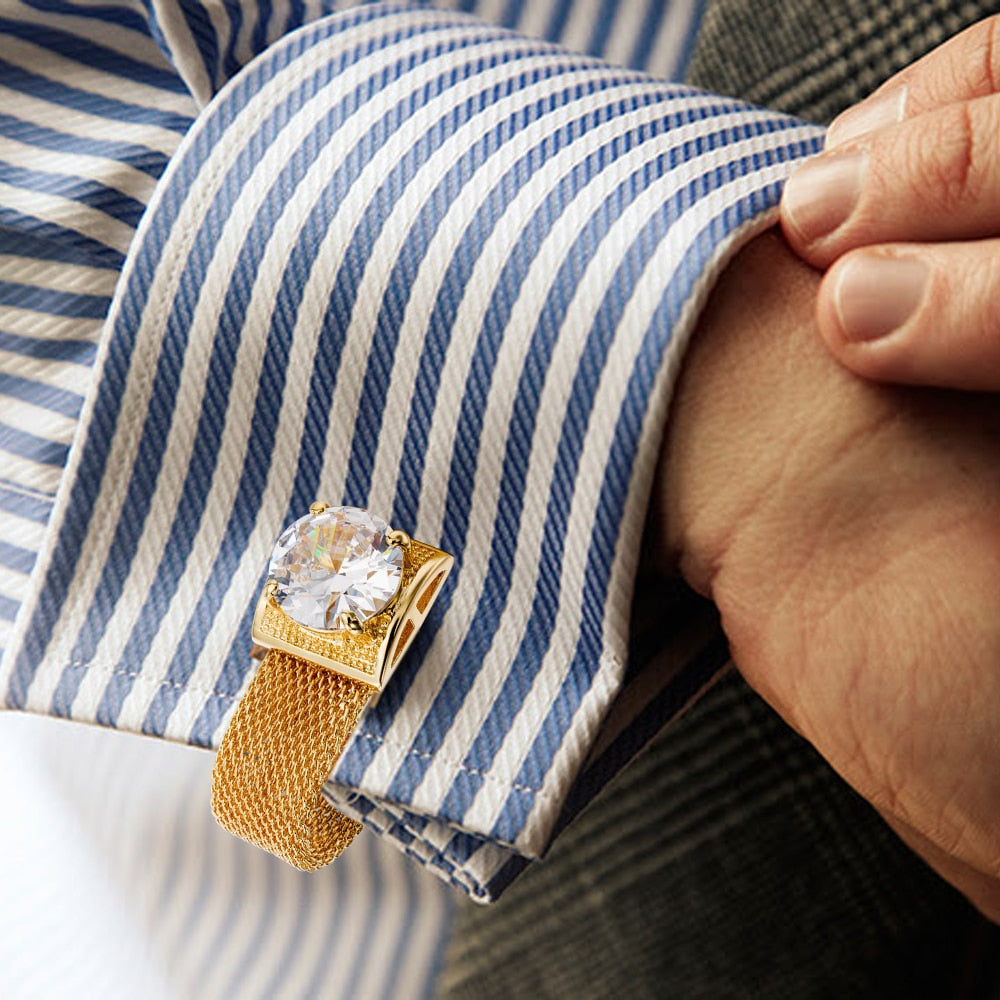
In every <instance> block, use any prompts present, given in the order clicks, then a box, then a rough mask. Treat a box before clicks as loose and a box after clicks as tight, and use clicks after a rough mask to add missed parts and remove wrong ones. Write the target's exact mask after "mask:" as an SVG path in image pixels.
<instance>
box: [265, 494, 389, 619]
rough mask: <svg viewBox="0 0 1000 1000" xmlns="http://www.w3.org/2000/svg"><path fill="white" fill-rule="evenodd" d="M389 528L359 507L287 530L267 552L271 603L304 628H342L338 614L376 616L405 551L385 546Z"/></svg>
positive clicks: (303, 520) (311, 517)
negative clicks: (272, 590) (274, 590)
mask: <svg viewBox="0 0 1000 1000" xmlns="http://www.w3.org/2000/svg"><path fill="white" fill-rule="evenodd" d="M388 530H389V525H387V524H386V523H385V521H383V520H382V519H381V518H379V517H375V516H374V515H373V514H369V513H368V511H366V510H362V509H361V508H359V507H327V509H326V510H324V511H323V512H322V513H321V514H311V513H310V514H306V516H305V517H300V518H299V519H298V520H297V521H296V522H295V523H294V524H292V525H290V526H289V527H288V528H286V529H285V530H284V531H283V532H282V533H281V536H280V537H279V538H278V540H277V542H275V545H274V551H273V552H272V553H271V564H270V567H269V570H268V572H269V576H270V577H271V579H272V580H274V581H275V582H276V583H277V585H278V588H277V593H276V594H275V595H274V599H275V601H276V602H277V603H278V605H279V606H280V607H281V609H282V610H283V611H284V612H285V614H286V615H288V616H289V617H290V618H293V619H295V621H297V622H298V623H299V624H300V625H305V626H306V628H316V629H336V628H340V621H339V618H340V614H341V612H344V611H352V612H353V613H354V614H356V615H357V616H358V620H359V621H362V622H363V621H365V619H367V618H371V616H372V615H377V614H378V613H379V612H380V611H381V610H382V609H383V608H384V607H385V606H386V605H387V604H388V603H389V602H390V601H391V600H392V598H393V596H394V595H395V593H396V590H397V589H398V588H399V581H400V580H401V579H402V576H403V550H402V549H401V548H399V546H395V545H394V546H390V545H388V544H387V543H386V540H385V535H386V532H387V531H388Z"/></svg>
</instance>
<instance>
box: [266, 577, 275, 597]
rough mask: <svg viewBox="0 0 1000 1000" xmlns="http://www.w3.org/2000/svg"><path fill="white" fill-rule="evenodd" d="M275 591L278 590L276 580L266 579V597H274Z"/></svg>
mask: <svg viewBox="0 0 1000 1000" xmlns="http://www.w3.org/2000/svg"><path fill="white" fill-rule="evenodd" d="M277 592H278V581H277V580H268V581H267V583H265V584H264V593H265V594H267V596H268V597H274V595H275V594H276V593H277Z"/></svg>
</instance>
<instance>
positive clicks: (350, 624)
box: [337, 611, 365, 632]
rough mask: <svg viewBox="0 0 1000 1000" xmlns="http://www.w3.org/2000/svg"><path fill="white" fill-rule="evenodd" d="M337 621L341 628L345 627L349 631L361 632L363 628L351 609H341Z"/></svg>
mask: <svg viewBox="0 0 1000 1000" xmlns="http://www.w3.org/2000/svg"><path fill="white" fill-rule="evenodd" d="M337 621H338V623H339V625H340V627H341V628H346V629H347V630H348V631H349V632H363V631H364V630H365V627H364V626H363V625H362V624H361V619H360V618H358V616H357V615H356V614H355V613H354V612H353V611H341V613H340V615H339V617H338V618H337Z"/></svg>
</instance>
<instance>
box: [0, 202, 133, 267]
mask: <svg viewBox="0 0 1000 1000" xmlns="http://www.w3.org/2000/svg"><path fill="white" fill-rule="evenodd" d="M0 228H7V229H22V230H23V231H24V235H25V236H28V235H31V236H34V237H36V238H37V239H39V240H46V241H51V242H53V243H63V244H64V249H63V250H62V251H60V252H61V253H63V254H64V255H65V256H63V257H61V258H59V259H62V260H67V261H68V260H77V261H84V262H86V263H88V264H96V265H97V266H98V267H108V268H111V267H114V268H115V269H118V268H120V267H121V266H122V264H123V263H124V262H125V255H124V254H123V253H122V252H121V251H120V250H116V249H115V248H114V247H112V246H108V244H106V243H101V241H100V240H95V239H93V238H92V237H90V236H84V235H83V234H82V233H78V232H77V231H76V230H75V229H70V228H69V227H67V226H60V225H59V224H58V223H56V222H47V221H46V220H44V219H39V218H36V217H35V216H33V215H27V214H26V213H24V212H19V211H17V209H14V208H11V207H10V206H8V205H0ZM74 251H75V256H72V257H71V256H70V254H71V253H73V252H74Z"/></svg>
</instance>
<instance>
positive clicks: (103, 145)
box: [0, 114, 167, 178]
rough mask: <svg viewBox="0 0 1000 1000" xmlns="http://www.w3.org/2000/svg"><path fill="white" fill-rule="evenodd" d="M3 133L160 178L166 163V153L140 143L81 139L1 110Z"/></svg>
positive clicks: (33, 143)
mask: <svg viewBox="0 0 1000 1000" xmlns="http://www.w3.org/2000/svg"><path fill="white" fill-rule="evenodd" d="M0 136H5V137H6V138H8V139H14V140H15V141H16V142H21V143H24V144H25V145H28V146H37V147H38V148H39V149H47V150H51V151H52V152H55V153H70V154H73V155H84V156H98V157H103V158H104V159H106V160H111V161H113V162H114V163H116V164H118V163H122V164H127V165H128V166H130V167H132V168H133V169H135V170H139V171H141V172H142V173H144V174H147V175H148V176H150V177H153V178H158V177H159V176H160V174H162V173H163V170H164V168H165V167H166V165H167V157H166V156H164V155H163V153H160V152H157V151H156V150H154V149H149V148H148V147H147V146H143V145H140V144H138V143H134V142H115V141H114V140H111V139H97V138H87V139H81V138H80V137H79V136H75V135H70V134H69V133H68V132H59V131H57V130H56V129H52V128H48V127H47V126H45V125H39V124H38V123H36V122H32V121H26V120H24V119H21V118H16V117H14V116H13V115H5V114H0Z"/></svg>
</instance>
